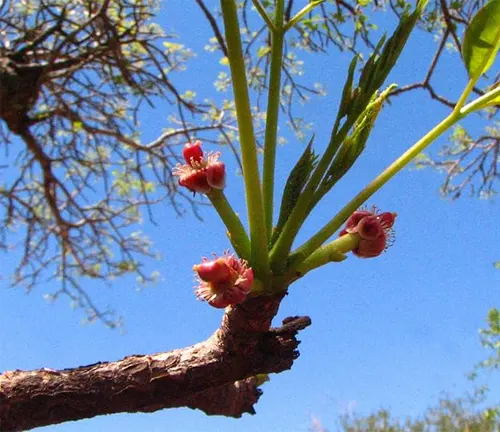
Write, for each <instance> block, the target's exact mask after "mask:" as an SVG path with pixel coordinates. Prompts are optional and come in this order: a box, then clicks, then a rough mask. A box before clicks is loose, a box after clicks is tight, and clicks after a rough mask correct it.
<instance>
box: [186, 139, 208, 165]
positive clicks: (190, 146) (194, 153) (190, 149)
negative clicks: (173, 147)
mask: <svg viewBox="0 0 500 432" xmlns="http://www.w3.org/2000/svg"><path fill="white" fill-rule="evenodd" d="M182 155H183V156H184V159H185V160H186V162H187V163H188V164H189V165H191V166H193V161H194V162H201V161H202V160H203V150H202V149H201V141H195V142H194V143H187V144H186V145H185V146H184V149H183V150H182Z"/></svg>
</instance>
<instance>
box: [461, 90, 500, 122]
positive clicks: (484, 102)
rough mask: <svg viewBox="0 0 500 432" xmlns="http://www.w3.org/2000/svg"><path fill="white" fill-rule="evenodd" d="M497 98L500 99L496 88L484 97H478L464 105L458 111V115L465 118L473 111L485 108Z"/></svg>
mask: <svg viewBox="0 0 500 432" xmlns="http://www.w3.org/2000/svg"><path fill="white" fill-rule="evenodd" d="M497 97H500V87H497V88H494V89H492V90H490V91H489V92H488V93H485V94H484V95H482V96H480V97H478V98H477V99H475V100H473V101H472V102H470V103H468V104H467V105H465V106H464V107H463V108H462V109H461V110H460V114H462V115H464V116H466V115H468V114H470V113H471V112H473V111H477V110H479V109H482V108H486V107H487V106H488V104H489V103H490V102H491V101H493V100H494V99H496V98H497Z"/></svg>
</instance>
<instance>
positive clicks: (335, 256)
mask: <svg viewBox="0 0 500 432" xmlns="http://www.w3.org/2000/svg"><path fill="white" fill-rule="evenodd" d="M358 244H359V236H358V235H356V234H346V235H343V236H342V237H339V238H338V239H336V240H334V241H332V242H330V243H328V244H326V245H324V246H322V247H320V248H318V249H316V250H315V251H314V253H312V254H311V255H310V256H309V257H308V258H307V259H305V260H304V261H303V262H302V263H301V264H300V265H299V266H298V267H297V270H296V272H295V277H297V276H299V277H302V276H304V275H305V274H306V273H307V272H310V271H311V270H314V269H315V268H318V267H321V266H323V265H325V264H328V263H330V262H341V261H344V260H345V259H346V258H347V257H346V256H345V255H344V254H345V253H346V252H349V251H352V250H353V249H355V248H357V247H358Z"/></svg>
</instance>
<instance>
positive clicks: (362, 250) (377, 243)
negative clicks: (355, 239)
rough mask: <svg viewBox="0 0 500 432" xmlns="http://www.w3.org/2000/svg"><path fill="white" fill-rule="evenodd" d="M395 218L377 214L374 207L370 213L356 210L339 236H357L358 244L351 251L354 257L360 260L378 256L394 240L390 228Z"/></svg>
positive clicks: (391, 215)
mask: <svg viewBox="0 0 500 432" xmlns="http://www.w3.org/2000/svg"><path fill="white" fill-rule="evenodd" d="M396 216H397V214H396V213H389V212H385V213H380V214H377V210H376V208H375V207H373V208H372V210H371V211H368V210H357V211H355V212H354V213H353V214H352V215H351V216H350V217H349V219H347V222H346V225H345V227H344V228H343V229H342V230H341V231H340V233H339V236H340V237H341V236H343V235H346V234H348V233H349V234H358V235H359V244H358V247H357V248H356V249H353V251H352V252H353V253H354V255H356V256H358V257H360V258H373V257H376V256H379V255H380V254H381V253H382V252H383V251H384V250H386V249H387V247H388V246H389V245H390V244H391V243H392V241H393V239H394V234H393V229H392V226H393V225H394V221H395V220H396Z"/></svg>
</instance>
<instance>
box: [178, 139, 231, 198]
mask: <svg viewBox="0 0 500 432" xmlns="http://www.w3.org/2000/svg"><path fill="white" fill-rule="evenodd" d="M182 154H183V156H184V159H185V160H186V163H185V164H180V163H178V164H177V165H176V166H175V167H174V169H173V170H172V174H173V175H175V176H178V177H179V184H180V185H181V186H184V187H187V188H188V189H189V190H190V191H192V192H194V193H196V192H198V193H205V194H206V193H210V192H211V191H212V189H224V187H225V185H226V167H225V165H224V163H223V162H219V161H218V159H219V156H220V153H219V152H210V153H208V154H207V155H206V158H205V155H204V153H203V150H202V149H201V142H200V141H195V142H194V143H187V144H186V145H185V146H184V149H183V151H182Z"/></svg>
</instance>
